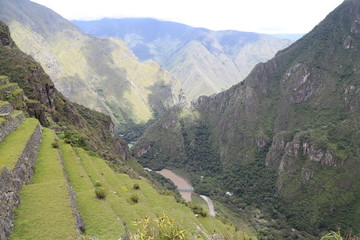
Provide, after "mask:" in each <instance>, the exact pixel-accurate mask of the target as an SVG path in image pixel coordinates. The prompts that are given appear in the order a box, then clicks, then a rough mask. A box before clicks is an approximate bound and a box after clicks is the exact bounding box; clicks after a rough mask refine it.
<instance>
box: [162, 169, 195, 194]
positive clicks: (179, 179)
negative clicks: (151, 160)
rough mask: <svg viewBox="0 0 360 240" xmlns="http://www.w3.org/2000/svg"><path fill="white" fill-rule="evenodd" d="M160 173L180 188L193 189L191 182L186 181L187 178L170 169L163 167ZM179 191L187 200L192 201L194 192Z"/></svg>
mask: <svg viewBox="0 0 360 240" xmlns="http://www.w3.org/2000/svg"><path fill="white" fill-rule="evenodd" d="M158 173H159V174H161V175H163V176H164V177H166V178H168V179H170V180H171V181H172V182H173V183H174V184H175V186H176V187H177V188H178V189H193V187H192V186H191V184H190V183H188V182H187V181H185V179H183V178H182V177H179V176H178V175H176V174H175V173H173V172H172V171H170V170H168V169H163V170H161V171H158ZM179 193H180V195H181V197H182V198H184V199H185V200H186V201H191V195H192V192H187V191H179Z"/></svg>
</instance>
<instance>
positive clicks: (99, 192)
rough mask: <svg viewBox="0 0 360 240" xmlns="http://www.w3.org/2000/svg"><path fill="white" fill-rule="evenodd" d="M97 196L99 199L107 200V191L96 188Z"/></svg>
mask: <svg viewBox="0 0 360 240" xmlns="http://www.w3.org/2000/svg"><path fill="white" fill-rule="evenodd" d="M95 195H96V197H97V198H98V199H105V198H106V191H105V189H104V188H100V187H98V188H96V189H95Z"/></svg>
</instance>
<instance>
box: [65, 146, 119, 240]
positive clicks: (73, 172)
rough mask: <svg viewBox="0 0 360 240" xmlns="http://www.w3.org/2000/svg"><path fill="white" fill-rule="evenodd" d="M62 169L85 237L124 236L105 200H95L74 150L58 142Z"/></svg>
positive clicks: (117, 237) (114, 214) (109, 237)
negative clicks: (72, 194)
mask: <svg viewBox="0 0 360 240" xmlns="http://www.w3.org/2000/svg"><path fill="white" fill-rule="evenodd" d="M60 149H61V151H62V155H63V159H64V167H65V171H66V174H67V176H68V179H69V181H70V184H71V186H72V188H73V189H74V191H75V192H76V197H75V198H76V205H77V209H78V211H79V212H80V214H81V217H82V219H83V221H84V223H85V233H84V234H86V235H90V236H95V237H97V238H99V239H101V240H103V239H105V240H106V239H109V240H110V239H119V238H121V237H122V236H123V235H124V234H125V227H124V225H123V222H121V219H120V218H119V217H118V216H117V214H116V213H115V212H114V210H113V209H112V208H111V206H110V204H109V202H108V201H107V200H100V199H97V198H96V196H95V186H94V183H93V182H92V181H91V179H90V177H89V175H88V173H87V172H86V170H85V169H84V166H83V165H82V163H81V161H80V159H79V157H78V156H77V154H76V152H75V151H74V149H73V148H72V147H71V146H70V145H69V144H66V143H64V142H63V141H61V142H60Z"/></svg>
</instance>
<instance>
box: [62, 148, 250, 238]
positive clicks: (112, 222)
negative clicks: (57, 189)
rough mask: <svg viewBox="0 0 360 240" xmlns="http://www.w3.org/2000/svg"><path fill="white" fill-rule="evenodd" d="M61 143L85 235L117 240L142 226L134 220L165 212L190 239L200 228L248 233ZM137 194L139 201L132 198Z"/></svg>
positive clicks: (209, 231) (239, 234)
mask: <svg viewBox="0 0 360 240" xmlns="http://www.w3.org/2000/svg"><path fill="white" fill-rule="evenodd" d="M60 146H61V151H62V153H63V157H64V161H65V170H66V173H67V175H68V177H69V180H70V184H71V186H72V187H73V188H74V190H75V191H76V192H77V194H76V202H77V207H78V210H79V212H80V214H81V216H82V217H83V220H84V222H85V225H86V232H85V234H86V235H90V236H96V237H98V238H100V239H118V238H120V237H121V236H125V235H126V233H129V232H132V233H135V232H136V231H137V230H138V229H139V228H138V226H136V225H135V224H134V222H135V221H137V220H141V219H144V218H145V217H150V218H152V219H155V218H156V217H158V216H162V215H163V214H166V215H167V216H169V217H170V218H171V219H174V220H175V222H176V223H177V224H179V225H180V226H181V228H184V229H186V231H187V232H188V233H189V236H190V239H194V238H195V236H197V235H199V236H200V235H201V231H200V232H199V230H198V227H199V228H200V229H203V230H202V231H203V232H204V233H206V234H207V235H209V236H211V235H212V234H215V233H218V234H220V235H223V236H231V237H234V239H243V238H244V237H246V236H248V235H247V234H246V233H244V232H241V231H235V228H234V227H233V226H230V225H226V224H224V223H222V222H221V221H219V220H217V219H214V218H210V217H206V218H203V217H198V218H197V217H195V215H194V214H193V213H192V212H191V210H190V209H189V208H188V207H186V206H185V205H184V204H180V203H177V202H176V201H175V198H174V197H172V196H165V195H160V194H159V193H158V192H157V191H156V190H155V189H154V188H153V187H152V186H150V185H149V184H148V183H146V182H144V181H142V180H135V179H131V178H130V177H129V176H128V175H126V174H119V173H115V172H114V171H113V170H112V169H111V168H110V167H109V166H108V165H107V163H106V162H105V161H104V160H102V159H100V158H98V157H93V156H90V155H88V153H87V152H85V151H84V150H83V149H81V148H76V149H73V148H72V147H71V146H70V145H69V144H65V143H64V142H61V143H60ZM134 184H138V185H139V189H134ZM96 188H101V189H103V190H104V191H105V192H106V197H105V198H104V199H98V198H96V196H95V189H96ZM135 195H136V196H137V198H138V201H137V202H134V201H132V200H131V199H132V197H133V196H135Z"/></svg>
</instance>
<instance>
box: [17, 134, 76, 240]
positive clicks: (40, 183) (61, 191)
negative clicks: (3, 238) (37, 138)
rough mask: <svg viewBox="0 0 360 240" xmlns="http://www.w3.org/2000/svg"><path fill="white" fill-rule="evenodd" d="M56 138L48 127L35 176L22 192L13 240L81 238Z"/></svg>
mask: <svg viewBox="0 0 360 240" xmlns="http://www.w3.org/2000/svg"><path fill="white" fill-rule="evenodd" d="M54 138H55V133H54V131H52V130H50V129H46V128H45V129H44V131H43V142H42V144H41V146H40V149H39V155H38V160H37V164H36V167H35V174H34V178H33V180H32V182H31V184H29V185H26V186H24V187H23V188H22V190H21V192H20V195H21V196H20V197H21V204H20V206H19V208H17V210H16V211H15V214H16V218H15V219H16V220H15V226H14V232H13V234H12V235H11V239H12V240H15V239H19V240H20V239H21V240H23V239H28V240H32V239H34V240H35V239H36V240H39V239H59V240H60V239H61V240H63V239H69V240H70V239H71V240H73V239H77V238H78V233H77V231H76V226H75V219H74V217H73V214H72V209H71V202H70V196H69V192H68V189H67V185H66V180H65V178H64V172H63V166H62V164H61V162H60V160H59V153H58V149H57V148H53V147H52V145H51V143H52V142H53V141H54Z"/></svg>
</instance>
